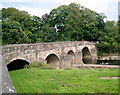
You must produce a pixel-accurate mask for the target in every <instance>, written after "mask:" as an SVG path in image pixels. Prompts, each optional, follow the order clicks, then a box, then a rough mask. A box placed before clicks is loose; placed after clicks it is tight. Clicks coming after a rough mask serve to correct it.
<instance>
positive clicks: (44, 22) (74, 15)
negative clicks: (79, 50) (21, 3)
mask: <svg viewBox="0 0 120 95" xmlns="http://www.w3.org/2000/svg"><path fill="white" fill-rule="evenodd" d="M1 11H2V18H0V19H1V20H2V21H1V20H0V23H1V22H2V44H3V45H5V44H21V43H36V42H54V41H81V40H82V39H83V40H85V41H93V42H99V44H97V47H98V49H99V51H100V53H117V52H120V51H119V49H120V44H119V42H120V39H119V38H120V33H118V24H117V23H118V22H115V21H106V22H105V21H104V18H105V15H104V14H103V13H97V12H95V11H92V10H90V9H88V8H85V7H83V6H81V5H80V4H75V3H71V4H69V5H62V6H59V7H57V8H55V9H53V10H51V12H50V13H49V14H45V15H43V16H42V18H40V17H38V16H30V15H29V14H28V13H27V12H26V11H20V10H18V9H16V8H2V10H0V12H1Z"/></svg>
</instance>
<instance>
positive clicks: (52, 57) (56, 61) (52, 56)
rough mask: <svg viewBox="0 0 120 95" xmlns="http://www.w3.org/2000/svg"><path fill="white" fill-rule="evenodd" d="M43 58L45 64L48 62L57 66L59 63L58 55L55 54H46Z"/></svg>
mask: <svg viewBox="0 0 120 95" xmlns="http://www.w3.org/2000/svg"><path fill="white" fill-rule="evenodd" d="M45 60H47V64H50V65H52V66H54V67H58V66H59V63H60V61H59V58H58V56H57V55H55V54H50V55H48V56H47V58H46V59H45Z"/></svg>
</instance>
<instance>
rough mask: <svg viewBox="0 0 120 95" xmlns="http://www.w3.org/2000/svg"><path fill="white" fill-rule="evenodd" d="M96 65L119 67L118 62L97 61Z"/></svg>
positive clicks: (119, 63) (119, 61)
mask: <svg viewBox="0 0 120 95" xmlns="http://www.w3.org/2000/svg"><path fill="white" fill-rule="evenodd" d="M97 64H100V65H120V60H98V61H97Z"/></svg>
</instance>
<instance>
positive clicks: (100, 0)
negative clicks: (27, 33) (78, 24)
mask: <svg viewBox="0 0 120 95" xmlns="http://www.w3.org/2000/svg"><path fill="white" fill-rule="evenodd" d="M118 1H119V0H34V1H33V0H23V1H21V0H4V1H2V2H31V3H40V4H41V3H45V2H47V3H49V5H47V6H52V4H56V7H58V6H60V5H63V4H67V5H68V4H70V3H73V2H75V3H79V4H81V5H82V6H85V7H87V8H89V9H91V10H94V11H96V12H99V13H100V12H103V13H105V15H106V16H107V17H108V19H109V20H117V18H118V17H117V15H118V14H117V13H118ZM113 3H114V4H113ZM45 7H46V5H45ZM18 9H20V10H26V11H28V13H30V14H32V15H33V14H34V15H36V16H41V15H43V14H45V13H49V12H50V11H51V10H52V9H46V8H41V7H39V8H32V6H24V7H23V8H18Z"/></svg>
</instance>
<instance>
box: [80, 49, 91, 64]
mask: <svg viewBox="0 0 120 95" xmlns="http://www.w3.org/2000/svg"><path fill="white" fill-rule="evenodd" d="M82 61H83V63H84V64H92V63H91V62H92V57H91V53H90V50H89V49H88V47H84V48H83V49H82Z"/></svg>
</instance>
